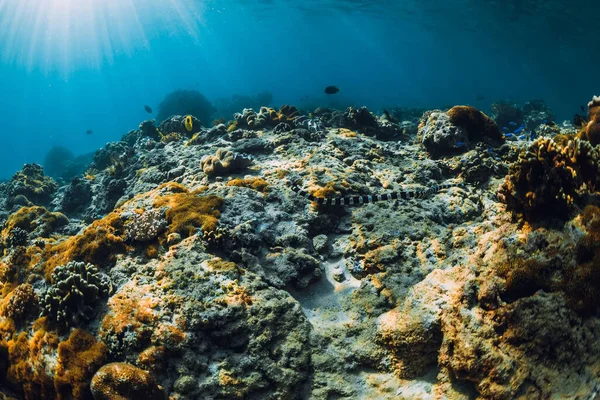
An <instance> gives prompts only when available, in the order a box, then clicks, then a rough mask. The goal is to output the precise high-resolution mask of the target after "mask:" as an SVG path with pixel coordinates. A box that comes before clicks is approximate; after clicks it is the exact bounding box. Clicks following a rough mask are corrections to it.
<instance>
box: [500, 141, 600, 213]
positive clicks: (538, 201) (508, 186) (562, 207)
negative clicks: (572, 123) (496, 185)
mask: <svg viewBox="0 0 600 400" xmlns="http://www.w3.org/2000/svg"><path fill="white" fill-rule="evenodd" d="M599 156H600V155H599V154H598V151H597V150H596V149H595V148H594V147H592V146H591V145H590V143H588V142H586V141H583V140H579V139H577V138H575V137H568V136H557V137H555V138H554V139H550V138H539V139H537V140H536V141H534V142H533V143H532V144H531V145H530V146H529V147H528V148H527V149H526V151H524V152H523V153H522V154H521V155H520V156H519V160H518V161H517V162H516V163H514V164H513V165H511V167H510V170H509V174H508V175H507V176H506V178H505V181H504V183H503V184H502V186H501V187H500V189H499V195H500V196H501V199H502V200H503V201H504V202H505V203H506V204H507V207H508V209H509V210H512V211H514V212H516V213H521V214H523V216H524V218H526V219H527V220H529V221H532V220H542V219H549V218H559V219H565V218H567V217H568V216H569V213H570V211H571V209H572V206H573V204H574V202H575V201H576V200H577V199H578V198H580V196H581V195H583V194H585V193H590V192H593V191H594V190H595V187H596V182H597V179H598V176H599V175H598V173H599V172H600V170H599V168H600V166H599V163H598V161H599V160H598V158H599Z"/></svg>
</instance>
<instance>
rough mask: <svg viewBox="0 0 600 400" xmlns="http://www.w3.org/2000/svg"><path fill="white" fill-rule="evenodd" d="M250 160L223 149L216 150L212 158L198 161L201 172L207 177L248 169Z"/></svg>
mask: <svg viewBox="0 0 600 400" xmlns="http://www.w3.org/2000/svg"><path fill="white" fill-rule="evenodd" d="M251 164H252V159H251V158H250V157H248V156H244V155H242V154H236V153H233V152H231V151H227V150H225V149H218V150H217V152H216V154H215V155H214V156H206V157H204V158H203V159H202V160H201V161H200V166H201V167H202V171H204V173H205V174H206V175H208V176H213V175H226V174H230V173H233V172H237V171H240V170H243V169H246V168H248V167H249V166H250V165H251Z"/></svg>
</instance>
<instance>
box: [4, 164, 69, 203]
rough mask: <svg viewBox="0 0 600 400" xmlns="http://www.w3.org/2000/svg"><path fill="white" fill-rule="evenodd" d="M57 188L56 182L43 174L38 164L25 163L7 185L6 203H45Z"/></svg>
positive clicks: (48, 201)
mask: <svg viewBox="0 0 600 400" xmlns="http://www.w3.org/2000/svg"><path fill="white" fill-rule="evenodd" d="M57 189H58V185H57V183H56V182H55V181H54V180H53V179H52V178H50V177H49V176H45V175H44V171H43V170H42V167H41V166H40V165H38V164H25V165H24V166H23V169H22V170H21V171H19V172H17V173H16V174H14V175H13V177H12V179H11V180H10V182H9V183H8V185H7V188H6V191H7V194H8V199H7V205H9V206H13V205H18V204H19V205H31V204H35V205H42V206H43V205H47V204H48V203H50V200H51V198H52V195H53V194H54V192H56V190H57Z"/></svg>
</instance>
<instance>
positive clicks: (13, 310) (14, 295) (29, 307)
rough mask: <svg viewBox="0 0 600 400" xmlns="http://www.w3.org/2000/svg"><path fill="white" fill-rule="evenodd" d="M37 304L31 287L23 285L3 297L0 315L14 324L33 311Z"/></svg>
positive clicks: (27, 284)
mask: <svg viewBox="0 0 600 400" xmlns="http://www.w3.org/2000/svg"><path fill="white" fill-rule="evenodd" d="M37 302H38V299H37V295H36V294H35V292H34V291H33V286H31V285H30V284H29V283H23V284H21V285H19V286H17V287H16V289H15V290H13V291H12V292H11V293H10V294H9V295H7V296H6V297H5V300H4V304H2V306H1V308H0V313H1V314H2V315H5V316H6V317H8V318H11V319H12V320H13V321H15V322H20V321H22V320H23V319H24V318H25V317H26V316H27V314H28V313H31V312H32V311H34V310H35V308H36V306H37Z"/></svg>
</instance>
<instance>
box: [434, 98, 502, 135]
mask: <svg viewBox="0 0 600 400" xmlns="http://www.w3.org/2000/svg"><path fill="white" fill-rule="evenodd" d="M446 114H447V115H448V117H449V118H450V122H452V123H453V124H454V125H456V126H459V127H462V128H464V129H465V130H466V131H467V134H468V135H469V140H470V141H471V142H478V141H489V142H490V143H491V144H500V143H502V142H503V138H502V133H501V132H500V130H499V129H498V125H496V123H495V122H494V121H493V120H492V119H491V118H490V117H488V116H487V115H485V114H484V113H482V112H481V111H479V110H478V109H476V108H475V107H471V106H454V107H452V108H451V109H450V110H448V112H447V113H446Z"/></svg>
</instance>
